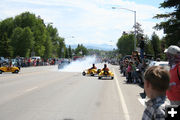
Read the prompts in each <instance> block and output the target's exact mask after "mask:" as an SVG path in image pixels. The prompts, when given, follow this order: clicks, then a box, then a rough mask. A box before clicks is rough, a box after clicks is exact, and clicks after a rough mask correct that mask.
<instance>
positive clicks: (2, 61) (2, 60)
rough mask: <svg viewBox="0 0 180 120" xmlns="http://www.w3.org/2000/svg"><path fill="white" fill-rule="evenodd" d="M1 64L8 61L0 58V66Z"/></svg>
mask: <svg viewBox="0 0 180 120" xmlns="http://www.w3.org/2000/svg"><path fill="white" fill-rule="evenodd" d="M3 63H8V59H5V58H4V57H0V65H2V64H3Z"/></svg>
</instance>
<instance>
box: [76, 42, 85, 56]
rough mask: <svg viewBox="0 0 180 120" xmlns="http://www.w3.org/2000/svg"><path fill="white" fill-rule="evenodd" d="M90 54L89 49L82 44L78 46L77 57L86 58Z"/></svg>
mask: <svg viewBox="0 0 180 120" xmlns="http://www.w3.org/2000/svg"><path fill="white" fill-rule="evenodd" d="M87 54H88V50H87V48H85V47H84V46H83V45H82V44H81V45H79V44H78V46H77V48H76V49H75V55H77V56H84V55H87Z"/></svg>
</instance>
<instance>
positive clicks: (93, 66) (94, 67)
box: [89, 64, 97, 70]
mask: <svg viewBox="0 0 180 120" xmlns="http://www.w3.org/2000/svg"><path fill="white" fill-rule="evenodd" d="M92 69H97V67H96V66H95V64H93V65H92V67H91V68H89V70H92Z"/></svg>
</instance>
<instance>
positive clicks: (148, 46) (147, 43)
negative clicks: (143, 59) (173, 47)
mask: <svg viewBox="0 0 180 120" xmlns="http://www.w3.org/2000/svg"><path fill="white" fill-rule="evenodd" d="M144 41H145V42H144V43H145V48H144V52H145V53H146V54H148V55H154V51H153V46H152V43H151V40H150V39H149V38H148V37H147V36H146V37H145V38H144Z"/></svg>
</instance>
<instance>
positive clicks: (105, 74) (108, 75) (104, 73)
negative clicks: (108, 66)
mask: <svg viewBox="0 0 180 120" xmlns="http://www.w3.org/2000/svg"><path fill="white" fill-rule="evenodd" d="M103 78H108V79H114V73H112V72H111V71H110V70H109V71H103V70H102V71H101V72H100V73H99V75H98V79H103Z"/></svg>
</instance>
